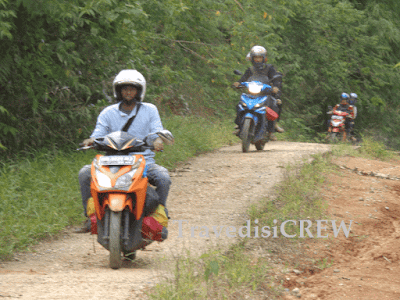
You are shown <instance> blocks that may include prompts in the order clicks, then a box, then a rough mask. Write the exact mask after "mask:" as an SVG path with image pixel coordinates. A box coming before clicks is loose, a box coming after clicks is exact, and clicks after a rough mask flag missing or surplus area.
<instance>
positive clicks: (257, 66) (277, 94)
mask: <svg viewBox="0 0 400 300" xmlns="http://www.w3.org/2000/svg"><path fill="white" fill-rule="evenodd" d="M247 59H248V60H250V61H251V63H252V64H253V65H252V66H251V67H250V68H248V69H247V70H246V72H245V73H244V75H243V76H242V78H240V81H239V82H235V83H234V84H233V85H234V86H235V87H239V85H240V82H246V81H253V80H257V81H260V82H262V83H265V84H269V85H271V86H273V89H272V96H273V97H274V98H275V99H277V101H276V103H274V104H273V105H272V106H271V108H272V109H273V110H274V111H275V112H277V113H278V115H279V116H280V115H281V112H282V101H281V100H280V98H281V93H282V92H281V87H282V76H276V75H282V73H280V72H277V71H276V70H275V68H274V66H273V65H272V64H267V63H266V62H267V60H268V58H267V50H266V49H265V48H264V47H261V46H254V47H253V48H251V50H250V52H249V54H248V55H247ZM275 76H276V77H275ZM274 77H275V78H274ZM278 121H279V118H278ZM238 122H239V120H238V118H237V119H236V120H235V123H236V124H237V125H239V124H238ZM236 128H239V126H237V127H236ZM275 130H276V131H278V132H284V130H283V129H282V128H281V127H279V126H278V125H277V123H276V122H274V124H273V126H272V127H269V128H268V132H269V134H270V135H269V138H270V140H276V137H275V136H274V134H273V132H274V131H275ZM239 131H240V130H237V132H235V134H238V133H239Z"/></svg>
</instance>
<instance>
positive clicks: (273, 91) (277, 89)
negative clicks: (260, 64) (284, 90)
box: [272, 86, 279, 94]
mask: <svg viewBox="0 0 400 300" xmlns="http://www.w3.org/2000/svg"><path fill="white" fill-rule="evenodd" d="M278 92H279V88H278V87H276V86H274V87H273V88H272V93H274V94H276V93H278Z"/></svg>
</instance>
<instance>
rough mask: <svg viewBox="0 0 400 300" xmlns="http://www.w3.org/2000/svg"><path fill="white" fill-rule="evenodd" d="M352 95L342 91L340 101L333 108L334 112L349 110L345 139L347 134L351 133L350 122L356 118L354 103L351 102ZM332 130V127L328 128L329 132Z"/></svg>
mask: <svg viewBox="0 0 400 300" xmlns="http://www.w3.org/2000/svg"><path fill="white" fill-rule="evenodd" d="M349 100H350V96H349V94H347V93H342V94H341V95H340V103H339V104H336V105H335V107H334V108H333V110H332V113H335V111H343V112H347V113H348V114H349V115H348V116H347V117H346V120H345V132H346V134H345V135H344V139H346V136H347V135H349V134H350V122H351V120H353V119H354V110H353V109H354V108H353V106H352V105H350V104H349ZM331 131H332V127H329V128H328V132H331Z"/></svg>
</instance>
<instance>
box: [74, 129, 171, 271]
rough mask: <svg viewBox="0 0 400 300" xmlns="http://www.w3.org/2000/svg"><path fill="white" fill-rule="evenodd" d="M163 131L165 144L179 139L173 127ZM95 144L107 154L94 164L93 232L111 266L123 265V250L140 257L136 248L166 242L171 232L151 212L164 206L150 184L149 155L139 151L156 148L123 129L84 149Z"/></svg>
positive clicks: (115, 267)
mask: <svg viewBox="0 0 400 300" xmlns="http://www.w3.org/2000/svg"><path fill="white" fill-rule="evenodd" d="M157 134H158V136H159V137H160V138H161V139H162V140H163V142H164V143H165V144H172V143H173V140H174V138H173V136H172V134H171V133H170V132H169V131H168V130H163V131H161V132H158V133H157ZM91 148H92V149H96V150H99V151H104V152H105V155H100V154H98V155H96V157H95V158H94V160H93V162H92V167H91V176H92V181H91V185H90V191H91V195H92V198H93V202H94V207H95V218H94V216H92V217H91V220H92V233H97V241H98V242H99V243H100V244H101V245H102V246H103V247H104V248H106V249H107V250H109V251H110V267H111V268H113V269H118V268H120V267H121V264H122V257H121V254H124V255H126V256H128V257H129V258H134V257H135V255H136V250H138V249H144V248H145V247H146V246H147V245H148V244H150V243H151V242H152V241H154V240H157V241H163V240H165V239H166V238H167V235H168V231H167V228H166V226H162V225H161V224H160V223H159V222H157V221H155V220H154V219H153V218H152V217H151V216H150V214H152V213H154V211H155V210H157V211H159V210H160V209H159V206H162V205H160V204H159V202H158V195H157V193H156V192H155V190H154V189H153V188H152V187H150V186H148V179H147V176H146V161H145V158H144V156H143V155H141V154H137V153H140V152H144V151H145V150H146V149H150V150H154V147H150V146H147V145H146V143H145V142H144V141H142V140H139V139H136V138H135V137H134V136H132V135H130V134H128V133H127V132H125V131H117V132H113V133H110V134H108V135H106V136H105V137H102V138H97V139H95V141H94V143H93V145H92V146H88V147H83V148H80V149H78V150H84V149H91ZM132 152H135V154H134V155H133V154H132ZM163 209H164V207H161V210H162V211H163ZM164 214H165V212H164ZM96 231H97V232H96Z"/></svg>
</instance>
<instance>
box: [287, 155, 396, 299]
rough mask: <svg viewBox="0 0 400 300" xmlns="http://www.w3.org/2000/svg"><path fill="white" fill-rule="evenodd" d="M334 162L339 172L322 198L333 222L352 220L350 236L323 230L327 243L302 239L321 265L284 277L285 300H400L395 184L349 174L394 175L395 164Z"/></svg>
mask: <svg viewBox="0 0 400 300" xmlns="http://www.w3.org/2000/svg"><path fill="white" fill-rule="evenodd" d="M335 163H336V164H337V165H339V166H342V167H345V168H342V169H341V170H340V172H339V173H338V174H334V173H332V174H330V175H329V180H328V183H327V184H326V185H325V192H324V193H323V197H324V199H325V200H326V201H328V203H329V208H328V215H329V216H330V219H331V220H337V221H336V224H338V223H340V221H342V220H343V221H345V223H346V225H347V226H348V225H349V223H350V220H353V222H352V226H351V232H350V235H349V237H348V238H346V237H345V235H344V234H343V231H341V233H340V234H339V235H338V237H337V238H334V237H333V234H332V232H330V231H325V232H324V231H323V232H322V235H326V234H329V238H328V239H307V241H306V244H307V245H308V246H309V247H310V248H309V249H308V256H309V257H313V258H314V259H315V260H318V261H321V262H322V261H323V260H324V259H325V262H326V263H325V265H324V264H323V263H321V264H320V266H321V269H316V270H312V271H311V272H314V274H311V273H310V270H308V271H307V270H306V272H304V273H302V274H299V275H296V274H295V273H289V274H286V275H285V282H284V287H286V288H288V289H289V292H288V293H286V294H285V299H298V298H299V297H298V296H300V295H301V299H329V300H335V299H363V300H368V299H371V300H372V299H373V300H376V299H380V300H383V299H391V300H392V299H400V262H399V258H400V181H399V180H388V179H381V178H377V177H374V176H363V175H359V174H357V173H356V172H354V171H352V170H354V169H355V168H357V169H358V170H359V171H364V172H370V171H373V172H377V173H382V174H386V175H391V176H395V177H400V162H398V161H392V162H381V161H378V160H368V159H362V158H355V157H343V158H340V159H337V160H336V161H335ZM328 218H329V217H328ZM332 260H333V264H332V265H331V266H329V263H331V262H332ZM327 265H328V266H327ZM299 268H300V267H299ZM303 271H304V270H303ZM287 279H289V280H287ZM294 288H298V289H299V291H298V293H296V292H293V289H294Z"/></svg>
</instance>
